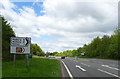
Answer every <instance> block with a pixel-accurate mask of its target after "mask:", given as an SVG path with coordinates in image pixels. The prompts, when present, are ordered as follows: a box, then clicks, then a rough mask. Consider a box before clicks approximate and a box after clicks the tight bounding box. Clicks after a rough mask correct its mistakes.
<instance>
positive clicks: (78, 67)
mask: <svg viewBox="0 0 120 79" xmlns="http://www.w3.org/2000/svg"><path fill="white" fill-rule="evenodd" d="M76 67H77V68H79V69H81V70H82V71H86V70H85V69H83V68H81V67H80V66H78V65H76Z"/></svg>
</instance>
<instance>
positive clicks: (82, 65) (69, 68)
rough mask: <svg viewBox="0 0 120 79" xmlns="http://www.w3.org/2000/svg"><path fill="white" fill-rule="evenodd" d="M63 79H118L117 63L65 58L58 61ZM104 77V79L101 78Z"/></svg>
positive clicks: (113, 61)
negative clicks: (65, 78)
mask: <svg viewBox="0 0 120 79" xmlns="http://www.w3.org/2000/svg"><path fill="white" fill-rule="evenodd" d="M58 60H60V61H61V66H62V73H63V77H69V78H71V79H74V78H76V77H78V78H80V77H88V79H89V78H90V77H102V79H107V78H111V79H119V78H120V75H119V71H120V68H119V64H120V62H119V61H115V60H104V59H83V58H78V59H75V58H68V57H67V58H66V59H60V58H58ZM103 77H104V78H103Z"/></svg>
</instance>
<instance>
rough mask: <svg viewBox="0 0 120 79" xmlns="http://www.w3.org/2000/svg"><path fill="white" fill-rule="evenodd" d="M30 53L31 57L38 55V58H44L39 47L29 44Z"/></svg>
mask: <svg viewBox="0 0 120 79" xmlns="http://www.w3.org/2000/svg"><path fill="white" fill-rule="evenodd" d="M30 53H31V54H32V55H38V56H44V55H45V53H44V52H43V51H42V49H41V48H40V46H38V45H37V44H31V46H30Z"/></svg>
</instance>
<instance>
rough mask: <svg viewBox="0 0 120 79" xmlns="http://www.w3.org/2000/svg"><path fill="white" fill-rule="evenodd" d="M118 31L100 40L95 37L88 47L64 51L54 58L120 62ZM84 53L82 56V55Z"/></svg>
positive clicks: (119, 36) (119, 30)
mask: <svg viewBox="0 0 120 79" xmlns="http://www.w3.org/2000/svg"><path fill="white" fill-rule="evenodd" d="M119 51H120V29H116V30H115V31H114V34H113V35H111V36H108V35H104V36H103V37H102V38H100V37H96V38H94V39H93V40H92V42H91V43H90V44H88V45H86V44H85V45H84V46H83V47H79V48H78V49H74V50H66V51H63V52H61V53H57V54H55V56H68V57H75V56H77V57H82V58H102V59H117V60H120V54H119ZM82 53H84V55H82Z"/></svg>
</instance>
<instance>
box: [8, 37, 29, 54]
mask: <svg viewBox="0 0 120 79" xmlns="http://www.w3.org/2000/svg"><path fill="white" fill-rule="evenodd" d="M30 43H31V38H30V37H11V46H10V51H11V53H17V54H28V53H30Z"/></svg>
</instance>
